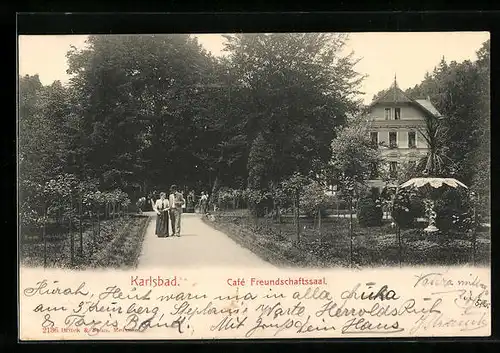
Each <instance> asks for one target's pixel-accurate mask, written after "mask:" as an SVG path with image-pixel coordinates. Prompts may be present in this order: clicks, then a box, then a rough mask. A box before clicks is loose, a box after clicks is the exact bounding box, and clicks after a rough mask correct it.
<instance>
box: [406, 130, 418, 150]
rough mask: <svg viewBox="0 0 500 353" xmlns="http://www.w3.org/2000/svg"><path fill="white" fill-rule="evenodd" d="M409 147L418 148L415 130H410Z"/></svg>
mask: <svg viewBox="0 0 500 353" xmlns="http://www.w3.org/2000/svg"><path fill="white" fill-rule="evenodd" d="M408 148H417V140H416V134H415V131H409V132H408Z"/></svg>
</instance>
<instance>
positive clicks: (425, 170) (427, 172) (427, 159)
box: [418, 116, 456, 177]
mask: <svg viewBox="0 0 500 353" xmlns="http://www.w3.org/2000/svg"><path fill="white" fill-rule="evenodd" d="M441 120H442V117H434V116H433V117H428V118H426V119H425V126H424V127H422V128H419V129H418V130H419V132H420V134H421V135H422V137H423V138H424V140H425V142H426V143H427V146H428V152H427V154H426V156H424V157H423V158H422V159H421V160H420V162H419V164H418V170H420V171H421V173H422V174H423V175H422V176H426V177H438V176H442V175H444V174H446V175H448V176H449V175H450V174H454V170H455V169H456V168H455V163H454V162H453V161H452V160H451V159H450V158H449V157H448V156H447V152H448V151H447V150H448V148H447V146H446V144H445V141H446V139H445V137H446V131H445V129H444V127H443V126H442V124H441Z"/></svg>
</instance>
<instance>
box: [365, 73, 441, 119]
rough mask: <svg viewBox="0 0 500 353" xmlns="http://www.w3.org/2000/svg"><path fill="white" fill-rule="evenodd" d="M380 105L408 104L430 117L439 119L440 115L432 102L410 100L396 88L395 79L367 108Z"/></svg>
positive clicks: (427, 100)
mask: <svg viewBox="0 0 500 353" xmlns="http://www.w3.org/2000/svg"><path fill="white" fill-rule="evenodd" d="M380 103H410V104H413V105H416V106H418V107H419V108H421V109H423V110H424V111H425V112H427V113H428V114H430V115H433V116H435V117H441V113H439V111H438V110H437V109H436V107H434V105H433V104H432V102H431V101H430V100H429V98H427V99H412V98H411V97H410V96H408V95H407V94H406V93H404V92H403V90H401V88H399V87H398V84H397V82H396V77H394V83H393V84H392V85H391V87H390V88H389V89H388V90H387V92H385V93H384V94H383V95H382V96H380V97H379V98H377V99H375V100H374V101H373V102H372V103H371V104H370V105H369V106H368V108H371V107H373V106H374V105H376V104H380Z"/></svg>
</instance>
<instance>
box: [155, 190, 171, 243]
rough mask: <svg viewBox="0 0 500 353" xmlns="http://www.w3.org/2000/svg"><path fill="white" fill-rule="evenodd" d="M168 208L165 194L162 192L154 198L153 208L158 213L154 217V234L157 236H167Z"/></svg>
mask: <svg viewBox="0 0 500 353" xmlns="http://www.w3.org/2000/svg"><path fill="white" fill-rule="evenodd" d="M168 209H169V204H168V200H167V194H166V193H164V192H162V193H161V194H160V198H159V199H158V200H156V203H155V205H154V210H155V212H156V214H157V215H158V216H157V218H156V235H157V236H158V237H159V238H164V237H168V233H169V232H168Z"/></svg>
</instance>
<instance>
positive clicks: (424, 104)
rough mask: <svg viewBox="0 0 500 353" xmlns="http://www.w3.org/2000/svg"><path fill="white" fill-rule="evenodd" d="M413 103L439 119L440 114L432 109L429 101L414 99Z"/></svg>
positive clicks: (434, 108)
mask: <svg viewBox="0 0 500 353" xmlns="http://www.w3.org/2000/svg"><path fill="white" fill-rule="evenodd" d="M415 102H416V103H418V104H419V105H420V106H421V107H422V108H424V109H425V110H427V111H428V112H429V113H431V114H432V115H434V116H436V117H440V116H441V113H440V112H439V111H438V110H437V109H436V107H434V105H433V104H432V102H431V101H430V100H429V99H415Z"/></svg>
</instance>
